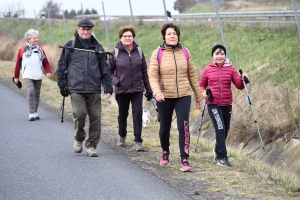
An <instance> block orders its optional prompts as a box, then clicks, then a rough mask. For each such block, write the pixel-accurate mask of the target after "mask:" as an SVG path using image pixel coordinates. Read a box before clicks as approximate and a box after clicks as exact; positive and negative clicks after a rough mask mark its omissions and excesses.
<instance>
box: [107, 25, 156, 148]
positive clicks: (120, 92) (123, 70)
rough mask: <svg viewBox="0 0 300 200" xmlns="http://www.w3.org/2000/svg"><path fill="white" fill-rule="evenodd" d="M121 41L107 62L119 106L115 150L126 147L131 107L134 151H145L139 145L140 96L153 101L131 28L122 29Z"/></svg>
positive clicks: (143, 58) (140, 136) (139, 51)
mask: <svg viewBox="0 0 300 200" xmlns="http://www.w3.org/2000/svg"><path fill="white" fill-rule="evenodd" d="M119 38H120V41H119V42H118V43H117V44H116V46H115V50H114V51H113V52H112V54H113V56H111V57H110V59H109V69H110V73H111V78H112V83H113V85H114V86H115V94H116V100H117V103H118V106H119V116H118V122H119V136H120V137H119V139H118V141H117V145H118V146H125V145H126V144H125V139H126V135H127V117H128V110H129V106H130V103H131V107H132V118H133V127H134V149H135V150H136V151H144V147H143V145H142V142H143V139H142V123H143V120H142V115H143V92H144V91H145V90H146V96H147V97H148V99H149V98H151V97H152V90H151V87H150V84H149V78H148V72H147V63H146V60H145V56H144V54H143V52H142V51H141V49H140V48H139V47H138V45H137V43H135V42H134V38H135V30H134V28H133V27H132V26H121V27H120V29H119Z"/></svg>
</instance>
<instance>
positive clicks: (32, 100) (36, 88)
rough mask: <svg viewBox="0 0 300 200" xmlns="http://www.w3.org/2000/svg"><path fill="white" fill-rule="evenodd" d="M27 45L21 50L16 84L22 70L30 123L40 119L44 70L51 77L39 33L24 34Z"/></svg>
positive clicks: (16, 69) (30, 31) (16, 67)
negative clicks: (39, 108)
mask: <svg viewBox="0 0 300 200" xmlns="http://www.w3.org/2000/svg"><path fill="white" fill-rule="evenodd" d="M24 37H25V39H26V45H24V46H22V47H21V48H20V49H19V53H18V55H17V61H16V66H15V73H14V83H15V84H18V83H19V76H20V69H21V70H22V77H23V79H24V83H25V85H26V89H27V100H28V106H29V121H35V120H38V119H40V116H39V114H38V112H37V111H38V107H39V102H40V92H41V87H42V79H43V76H44V74H43V70H45V72H46V76H47V77H48V78H49V77H50V75H51V67H50V63H49V61H48V59H47V57H46V54H45V51H44V50H43V48H42V47H41V46H39V45H38V42H39V31H37V30H34V29H29V30H28V31H26V33H25V34H24Z"/></svg>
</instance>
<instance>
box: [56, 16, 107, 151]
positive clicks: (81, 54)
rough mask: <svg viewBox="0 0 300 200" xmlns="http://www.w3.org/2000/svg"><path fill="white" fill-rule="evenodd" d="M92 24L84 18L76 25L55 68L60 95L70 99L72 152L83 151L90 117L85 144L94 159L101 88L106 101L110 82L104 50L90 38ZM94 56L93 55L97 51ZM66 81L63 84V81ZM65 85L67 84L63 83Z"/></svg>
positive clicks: (99, 129) (97, 136) (98, 134)
mask: <svg viewBox="0 0 300 200" xmlns="http://www.w3.org/2000/svg"><path fill="white" fill-rule="evenodd" d="M93 27H94V24H93V23H92V22H91V21H90V20H88V19H83V20H81V21H79V22H78V27H77V35H76V36H75V40H74V41H72V40H70V41H68V42H67V43H66V44H65V47H69V48H63V50H62V52H61V55H60V59H59V61H58V67H57V77H58V86H59V88H60V93H61V95H62V96H65V97H66V96H68V95H69V94H70V96H71V104H72V109H73V117H74V122H75V133H74V139H75V143H74V146H73V148H74V152H75V153H81V152H82V143H83V141H84V140H85V138H86V132H85V130H84V126H85V120H86V116H87V115H88V116H89V136H88V139H87V140H86V141H85V147H86V148H87V154H88V156H90V157H97V156H98V154H97V151H96V147H97V145H98V143H99V140H100V133H101V97H100V95H101V85H103V88H104V94H105V95H106V98H107V99H108V98H109V97H110V96H111V94H112V92H113V88H112V83H111V77H110V73H109V71H108V66H107V63H106V55H105V54H101V52H104V50H103V47H102V46H101V45H100V44H99V43H98V41H97V39H96V38H95V37H94V36H93V34H92V33H93ZM99 51H100V54H97V53H95V52H99ZM65 81H66V82H65ZM65 83H66V84H65Z"/></svg>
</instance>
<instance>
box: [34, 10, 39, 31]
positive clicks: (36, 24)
mask: <svg viewBox="0 0 300 200" xmlns="http://www.w3.org/2000/svg"><path fill="white" fill-rule="evenodd" d="M33 11H34V21H35V29H36V30H39V29H38V28H39V27H38V23H37V17H36V14H35V10H33Z"/></svg>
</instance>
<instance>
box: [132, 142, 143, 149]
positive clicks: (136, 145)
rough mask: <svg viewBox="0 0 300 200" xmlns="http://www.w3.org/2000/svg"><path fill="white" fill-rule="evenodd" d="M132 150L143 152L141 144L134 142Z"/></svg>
mask: <svg viewBox="0 0 300 200" xmlns="http://www.w3.org/2000/svg"><path fill="white" fill-rule="evenodd" d="M133 148H134V149H135V150H136V151H145V149H144V147H143V145H142V143H141V142H134V146H133Z"/></svg>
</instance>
